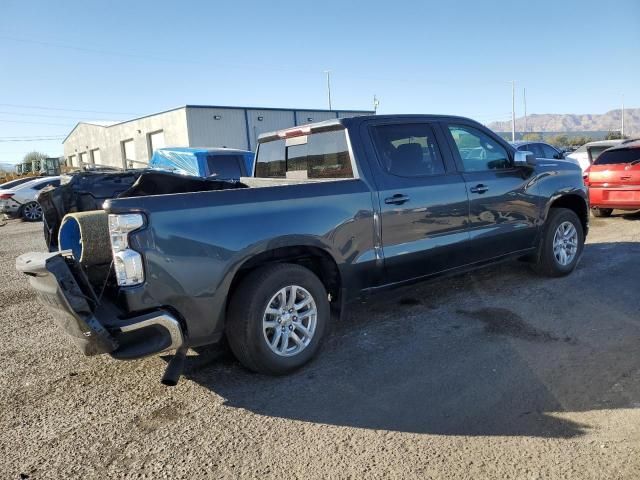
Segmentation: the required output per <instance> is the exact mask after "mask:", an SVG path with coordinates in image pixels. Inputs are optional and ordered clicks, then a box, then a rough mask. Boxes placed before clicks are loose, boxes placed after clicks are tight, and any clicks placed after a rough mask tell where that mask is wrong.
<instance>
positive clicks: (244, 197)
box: [17, 115, 589, 384]
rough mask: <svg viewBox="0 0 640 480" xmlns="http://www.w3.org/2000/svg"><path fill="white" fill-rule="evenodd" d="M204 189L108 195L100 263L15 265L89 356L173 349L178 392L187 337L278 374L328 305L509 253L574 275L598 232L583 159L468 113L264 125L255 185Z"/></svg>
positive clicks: (306, 354)
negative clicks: (556, 157)
mask: <svg viewBox="0 0 640 480" xmlns="http://www.w3.org/2000/svg"><path fill="white" fill-rule="evenodd" d="M152 183H153V182H152ZM151 187H153V185H151ZM156 188H157V185H156ZM201 190H206V191H198V192H189V193H172V192H171V191H163V190H162V189H159V188H158V189H156V190H154V189H153V188H147V189H145V188H142V189H140V188H133V189H132V190H131V191H130V192H128V193H123V194H121V195H120V197H119V198H115V199H110V200H107V201H106V202H105V204H104V209H105V210H106V212H107V213H108V214H109V216H108V227H107V226H106V225H107V222H106V221H105V223H104V225H105V227H104V232H102V233H101V234H103V235H104V238H105V240H104V245H107V247H106V248H107V249H109V248H111V250H112V254H111V255H109V254H107V255H104V253H105V252H104V249H96V248H93V247H94V245H89V247H92V248H91V249H90V250H91V251H97V253H98V255H97V256H96V257H95V258H94V259H92V258H85V255H84V254H83V253H81V252H82V249H81V248H79V249H77V253H74V254H69V253H68V252H62V253H61V252H58V253H48V254H43V253H29V254H25V255H22V256H21V257H19V258H18V260H17V268H18V269H19V270H20V271H23V272H25V273H26V274H28V275H29V277H28V278H29V280H30V282H31V284H32V286H33V287H34V289H35V290H36V291H37V292H38V294H39V296H40V297H41V298H42V300H43V302H44V304H45V305H46V306H47V308H48V310H49V311H50V312H51V313H52V315H53V316H54V318H55V319H56V320H58V322H59V323H60V324H61V325H62V326H63V328H65V329H66V330H67V331H68V332H69V333H70V334H71V335H72V336H73V337H74V339H75V340H76V342H77V344H78V345H79V346H80V347H81V348H82V349H83V351H84V352H85V353H86V354H96V353H109V354H111V355H112V356H113V357H115V358H120V359H129V358H138V357H142V356H145V355H151V354H155V353H158V352H161V351H164V350H170V349H177V350H178V352H177V355H176V356H175V357H174V360H173V361H172V362H171V363H170V365H169V367H168V370H167V372H166V374H165V379H164V380H165V382H166V383H168V384H175V382H176V381H177V377H178V375H179V372H180V368H181V365H182V361H183V360H184V355H185V354H186V350H187V348H188V347H195V346H199V345H205V344H210V343H214V342H218V341H220V340H221V339H222V338H223V337H226V338H227V339H228V341H229V344H230V346H231V349H232V350H233V352H234V353H235V355H236V356H237V358H238V359H239V360H240V361H241V362H242V363H243V364H244V365H245V366H246V367H248V368H250V369H252V370H255V371H259V372H264V373H268V374H283V373H287V372H290V371H292V370H294V369H296V368H298V367H300V366H302V365H303V364H305V363H306V362H307V361H309V360H310V359H311V358H312V357H313V356H314V355H315V354H316V352H317V351H318V349H319V347H320V344H321V343H322V340H323V338H324V336H325V333H326V332H327V326H328V322H329V318H330V309H333V310H335V311H337V312H340V311H344V308H345V305H347V304H348V302H350V301H352V300H354V299H357V298H359V297H360V296H362V295H366V294H373V293H375V292H378V291H380V290H383V289H387V288H391V287H395V286H398V285H403V284H406V283H409V282H414V281H418V280H424V279H428V278H434V277H436V276H438V275H442V274H451V273H455V272H464V271H468V270H471V269H474V268H478V267H482V266H484V265H488V264H491V263H495V262H498V261H502V260H506V259H511V258H520V259H525V260H528V261H529V262H530V263H531V264H532V265H533V267H534V269H535V270H536V271H538V272H540V273H541V274H544V275H548V276H561V275H567V274H569V273H570V272H571V271H573V269H574V268H575V267H576V264H577V262H578V260H579V258H580V255H581V253H582V249H583V244H584V239H585V236H586V234H587V230H588V218H589V215H588V211H589V210H588V200H587V190H586V188H585V186H584V184H583V181H582V173H581V170H580V168H579V167H578V166H576V165H574V164H572V163H569V162H563V161H553V160H544V161H538V160H537V159H536V158H535V157H534V155H531V154H527V153H524V152H520V151H517V150H515V149H514V148H513V147H512V146H511V145H509V144H508V143H507V142H506V141H504V140H503V139H501V138H500V137H498V136H497V135H496V134H494V133H493V132H491V131H490V130H488V129H487V128H485V127H484V126H482V125H481V124H479V123H477V122H475V121H473V120H469V119H467V118H462V117H451V116H431V115H378V116H364V117H354V118H343V119H335V120H330V121H327V122H322V123H316V124H311V125H304V126H299V127H294V128H290V129H287V130H283V131H278V132H273V133H270V134H265V135H262V136H261V137H260V139H259V146H258V151H257V153H256V163H255V167H254V177H253V178H242V179H241V181H240V182H237V183H233V184H232V183H227V182H222V181H215V182H213V183H207V185H206V188H204V187H203V188H202V189H201ZM95 215H105V213H104V212H102V211H100V212H97V213H95ZM97 224H98V223H96V225H97ZM80 228H82V225H80ZM98 233H100V232H98ZM92 235H93V236H94V237H95V235H96V232H95V231H94V232H93V233H92ZM78 238H82V236H81V235H80V236H78ZM109 245H110V247H109ZM107 253H108V252H107ZM86 257H90V255H88V254H87V255H86ZM97 258H100V261H98V260H97ZM80 259H82V262H80ZM96 263H98V264H96ZM101 271H104V272H107V273H106V274H105V275H102V276H101V275H98V273H99V272H101Z"/></svg>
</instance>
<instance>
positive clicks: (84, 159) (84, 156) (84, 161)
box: [80, 152, 89, 167]
mask: <svg viewBox="0 0 640 480" xmlns="http://www.w3.org/2000/svg"><path fill="white" fill-rule="evenodd" d="M84 165H89V154H88V153H87V152H82V153H81V154H80V166H81V167H82V166H84Z"/></svg>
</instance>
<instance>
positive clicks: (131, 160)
mask: <svg viewBox="0 0 640 480" xmlns="http://www.w3.org/2000/svg"><path fill="white" fill-rule="evenodd" d="M122 153H123V155H124V166H125V168H135V167H136V163H135V161H136V146H135V144H134V143H133V139H132V140H125V141H124V142H122Z"/></svg>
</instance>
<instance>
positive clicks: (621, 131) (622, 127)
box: [620, 93, 624, 138]
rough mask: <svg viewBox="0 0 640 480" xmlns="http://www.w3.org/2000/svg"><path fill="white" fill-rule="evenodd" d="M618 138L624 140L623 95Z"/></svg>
mask: <svg viewBox="0 0 640 480" xmlns="http://www.w3.org/2000/svg"><path fill="white" fill-rule="evenodd" d="M620 136H621V137H622V138H624V93H623V94H622V124H621V125H620Z"/></svg>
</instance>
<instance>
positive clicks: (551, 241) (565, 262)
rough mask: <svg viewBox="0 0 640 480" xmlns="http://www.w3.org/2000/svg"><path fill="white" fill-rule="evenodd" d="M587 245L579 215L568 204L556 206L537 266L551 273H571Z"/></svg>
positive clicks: (540, 269)
mask: <svg viewBox="0 0 640 480" xmlns="http://www.w3.org/2000/svg"><path fill="white" fill-rule="evenodd" d="M583 248H584V230H583V228H582V223H581V222H580V219H579V218H578V216H577V215H576V214H575V212H573V211H572V210H569V209H567V208H552V209H551V210H550V211H549V215H548V216H547V221H546V222H545V226H544V232H543V234H542V238H541V239H540V244H539V246H538V252H537V255H536V261H535V263H534V264H533V269H534V270H535V271H536V272H538V273H540V274H542V275H546V276H549V277H562V276H564V275H568V274H569V273H571V272H572V271H573V270H574V269H575V268H576V265H577V264H578V260H579V258H580V255H581V254H582V249H583Z"/></svg>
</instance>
